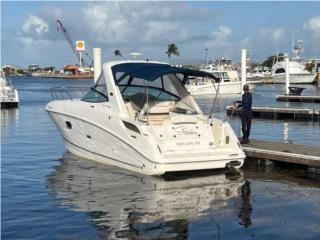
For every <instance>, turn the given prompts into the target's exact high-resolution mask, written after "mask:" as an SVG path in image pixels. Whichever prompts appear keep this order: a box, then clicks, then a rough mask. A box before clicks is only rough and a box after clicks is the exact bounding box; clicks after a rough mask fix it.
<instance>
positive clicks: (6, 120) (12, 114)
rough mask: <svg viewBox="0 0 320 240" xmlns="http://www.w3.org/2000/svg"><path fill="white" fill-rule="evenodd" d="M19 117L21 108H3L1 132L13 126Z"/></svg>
mask: <svg viewBox="0 0 320 240" xmlns="http://www.w3.org/2000/svg"><path fill="white" fill-rule="evenodd" d="M18 119H19V109H18V108H11V109H1V132H2V133H3V132H4V131H6V128H9V127H11V125H14V124H16V123H17V122H18Z"/></svg>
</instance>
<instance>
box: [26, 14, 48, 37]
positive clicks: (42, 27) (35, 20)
mask: <svg viewBox="0 0 320 240" xmlns="http://www.w3.org/2000/svg"><path fill="white" fill-rule="evenodd" d="M22 30H23V32H24V33H29V34H36V35H37V36H41V35H43V34H44V33H46V32H48V30H49V26H48V23H47V22H46V21H45V20H43V19H42V18H40V17H38V16H35V15H33V14H31V15H29V16H28V17H27V19H26V20H25V21H24V23H23V25H22Z"/></svg>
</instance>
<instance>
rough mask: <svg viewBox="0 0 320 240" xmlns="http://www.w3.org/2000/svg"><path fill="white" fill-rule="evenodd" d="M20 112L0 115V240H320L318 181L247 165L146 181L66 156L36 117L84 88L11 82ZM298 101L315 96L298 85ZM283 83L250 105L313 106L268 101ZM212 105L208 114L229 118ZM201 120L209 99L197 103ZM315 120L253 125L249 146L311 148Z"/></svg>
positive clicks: (317, 132) (52, 131)
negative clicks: (55, 93) (254, 142)
mask: <svg viewBox="0 0 320 240" xmlns="http://www.w3.org/2000/svg"><path fill="white" fill-rule="evenodd" d="M11 80H12V84H13V85H14V86H15V87H16V88H17V89H18V91H19V96H20V102H21V104H20V106H19V109H11V110H1V220H2V221H1V228H2V231H1V233H2V236H1V237H2V238H3V239H314V240H316V239H320V180H319V177H317V176H316V175H312V174H310V173H308V171H306V169H305V168H303V167H298V166H283V165H279V164H275V163H272V162H260V161H255V160H252V161H250V162H249V161H247V162H246V164H245V166H244V167H243V168H242V169H240V170H239V171H232V170H211V171H196V172H185V173H176V174H166V175H164V176H161V177H151V176H145V175H140V174H136V173H133V172H129V171H126V170H123V169H119V168H116V167H111V166H107V165H103V164H99V163H96V162H94V161H90V160H86V159H82V158H79V157H77V156H74V155H72V154H70V153H67V152H66V150H65V148H64V145H63V141H62V138H61V137H60V135H59V133H58V131H57V128H56V126H55V125H54V123H53V122H52V121H51V119H50V118H49V116H48V114H47V113H46V112H45V111H44V107H45V105H46V104H47V103H48V102H49V101H51V100H52V99H51V94H50V90H49V89H50V88H52V87H58V86H66V87H81V88H86V87H89V86H90V85H91V82H92V80H84V79H82V80H65V79H50V78H40V77H39V78H32V77H12V78H11ZM303 87H306V88H307V89H306V90H305V91H304V92H303V94H305V95H320V92H319V89H318V88H317V87H316V86H314V85H305V86H303ZM283 92H284V85H262V86H259V87H258V88H257V89H256V91H255V92H254V93H253V101H254V103H253V105H255V106H292V107H293V106H294V107H301V108H319V107H318V105H317V104H313V103H286V102H276V101H275V96H276V95H277V94H282V93H283ZM239 98H240V96H229V97H221V98H219V99H217V101H216V104H215V107H214V110H213V115H214V116H216V117H218V118H221V119H226V120H227V121H230V123H231V125H232V127H233V129H234V130H235V132H236V133H237V134H238V135H239V134H240V120H239V118H238V117H237V116H233V117H227V116H226V111H225V106H226V105H230V103H232V102H233V101H234V100H236V99H239ZM197 101H198V103H199V105H200V107H201V109H202V110H203V111H204V112H205V113H207V114H209V113H210V111H211V104H212V102H213V98H197ZM319 136H320V127H319V122H312V121H309V122H308V121H286V120H262V119H254V120H253V125H252V136H251V137H252V138H254V139H264V140H277V141H283V142H292V143H301V144H308V145H316V146H319V147H320V137H319Z"/></svg>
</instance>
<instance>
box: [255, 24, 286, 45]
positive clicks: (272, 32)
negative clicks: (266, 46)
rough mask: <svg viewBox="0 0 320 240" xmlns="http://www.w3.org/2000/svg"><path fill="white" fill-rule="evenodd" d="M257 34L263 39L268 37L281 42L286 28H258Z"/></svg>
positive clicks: (275, 41)
mask: <svg viewBox="0 0 320 240" xmlns="http://www.w3.org/2000/svg"><path fill="white" fill-rule="evenodd" d="M257 32H258V35H260V37H263V38H264V39H269V40H271V41H272V42H274V43H277V42H281V41H283V40H285V39H286V30H285V29H283V28H276V29H273V28H263V27H262V28H258V30H257Z"/></svg>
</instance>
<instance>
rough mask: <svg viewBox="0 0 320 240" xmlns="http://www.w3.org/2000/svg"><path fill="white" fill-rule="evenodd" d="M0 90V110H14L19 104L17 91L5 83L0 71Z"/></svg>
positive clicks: (7, 82) (8, 83)
mask: <svg viewBox="0 0 320 240" xmlns="http://www.w3.org/2000/svg"><path fill="white" fill-rule="evenodd" d="M0 88H1V91H0V92H1V108H16V107H18V104H19V96H18V91H17V89H14V88H13V86H12V85H11V83H10V82H9V81H7V79H6V77H5V74H4V72H3V71H2V70H1V75H0Z"/></svg>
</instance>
